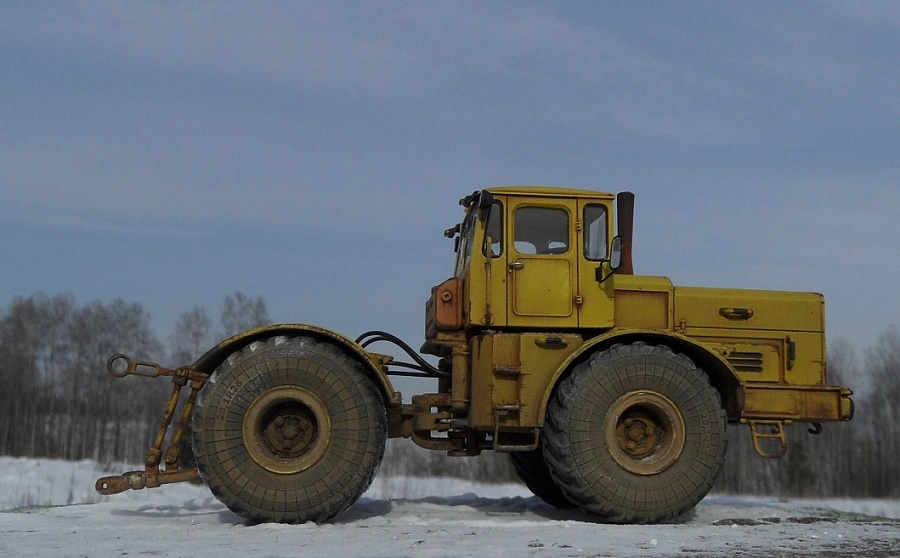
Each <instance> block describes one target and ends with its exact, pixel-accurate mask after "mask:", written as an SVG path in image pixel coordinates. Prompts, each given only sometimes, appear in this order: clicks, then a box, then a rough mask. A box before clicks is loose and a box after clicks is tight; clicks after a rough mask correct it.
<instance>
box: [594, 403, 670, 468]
mask: <svg viewBox="0 0 900 558" xmlns="http://www.w3.org/2000/svg"><path fill="white" fill-rule="evenodd" d="M605 430H606V443H607V448H608V449H609V453H610V455H612V457H613V459H614V460H615V461H616V463H617V464H619V465H620V466H621V467H622V468H624V469H625V470H627V471H630V472H632V473H636V474H638V475H653V474H656V473H660V472H662V471H664V470H666V469H668V468H669V467H670V466H672V464H673V463H675V461H677V460H678V457H679V456H680V455H681V452H682V450H683V449H684V430H685V428H684V419H683V418H682V416H681V412H680V411H679V410H678V408H677V407H676V406H675V404H674V403H672V401H671V400H669V399H668V398H667V397H665V396H664V395H662V394H659V393H656V392H651V391H633V392H629V393H626V394H625V395H623V396H622V397H620V398H619V399H617V400H616V402H615V403H614V404H613V405H612V407H610V410H609V412H608V413H607V415H606V426H605Z"/></svg>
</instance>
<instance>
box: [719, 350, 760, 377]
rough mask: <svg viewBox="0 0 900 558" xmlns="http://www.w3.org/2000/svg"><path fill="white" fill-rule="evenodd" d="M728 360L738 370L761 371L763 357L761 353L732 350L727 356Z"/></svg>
mask: <svg viewBox="0 0 900 558" xmlns="http://www.w3.org/2000/svg"><path fill="white" fill-rule="evenodd" d="M727 359H728V362H730V363H731V365H732V366H734V369H735V370H737V371H738V372H762V371H763V359H762V353H748V352H742V351H734V352H732V353H731V354H730V355H728V357H727Z"/></svg>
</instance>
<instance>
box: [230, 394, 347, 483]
mask: <svg viewBox="0 0 900 558" xmlns="http://www.w3.org/2000/svg"><path fill="white" fill-rule="evenodd" d="M241 432H242V436H243V441H244V446H245V447H246V448H247V452H248V453H249V454H250V457H251V458H252V459H253V461H255V462H256V463H257V464H259V465H260V466H261V467H263V468H265V469H267V470H269V471H272V472H273V473H280V474H284V475H288V474H294V473H299V472H301V471H305V470H306V469H308V468H310V467H312V466H313V465H314V464H315V463H316V462H318V461H319V459H321V458H322V456H323V455H324V454H325V450H326V449H327V448H328V444H329V442H330V439H331V420H330V419H329V417H328V413H327V412H326V409H325V405H324V403H322V401H321V400H320V399H319V398H318V397H317V396H316V395H315V394H313V393H312V392H311V391H309V390H307V389H304V388H301V387H297V386H282V387H277V388H273V389H270V390H269V391H267V392H265V393H263V394H262V395H261V396H259V397H258V398H257V399H256V400H255V401H254V402H253V403H252V404H251V405H250V407H249V408H248V409H247V413H246V414H245V415H244V422H243V426H242V430H241Z"/></svg>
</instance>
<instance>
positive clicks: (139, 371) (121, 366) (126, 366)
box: [94, 354, 209, 496]
mask: <svg viewBox="0 0 900 558" xmlns="http://www.w3.org/2000/svg"><path fill="white" fill-rule="evenodd" d="M106 370H107V371H108V372H109V373H110V375H112V376H114V377H116V378H124V377H125V376H143V377H145V378H157V377H160V376H168V377H171V378H172V392H171V393H170V394H169V399H168V401H167V402H166V407H165V410H164V412H163V419H162V423H161V424H160V427H159V431H158V432H157V434H156V439H155V440H154V441H153V445H152V446H150V449H149V450H147V456H146V458H145V459H144V470H143V471H128V472H126V473H123V474H122V475H115V476H110V477H103V478H100V479H98V480H97V483H96V484H95V485H94V488H95V489H96V490H97V492H99V493H100V494H103V495H104V496H107V495H110V494H118V493H120V492H124V491H126V490H141V489H144V488H156V487H158V486H161V485H163V484H170V483H173V482H183V481H192V480H196V479H198V478H199V477H200V474H199V472H198V471H197V468H196V467H191V468H187V469H179V468H178V453H179V450H178V448H179V445H180V444H181V438H182V437H183V435H184V430H185V428H186V427H187V424H188V422H189V421H190V420H191V414H192V413H193V412H194V402H195V401H196V399H197V393H198V392H199V391H200V388H202V387H203V386H204V384H206V381H207V380H208V379H209V374H207V373H205V372H200V371H198V370H194V369H193V368H190V367H189V366H182V367H180V368H176V369H174V370H173V369H169V368H164V367H162V366H160V365H159V364H156V363H154V362H147V361H143V360H136V359H133V358H130V357H128V356H125V355H123V354H115V355H113V356H111V357H110V358H109V360H108V361H107V363H106ZM188 384H190V386H191V392H190V394H188V397H187V400H186V401H185V403H184V407H183V408H182V410H181V416H180V418H179V421H178V427H177V429H176V430H175V433H174V435H173V437H172V443H171V445H170V446H169V447H168V449H166V452H165V460H164V467H162V468H161V467H160V465H161V464H162V463H161V457H162V455H163V452H162V445H163V443H164V442H165V439H166V432H167V431H168V430H169V426H170V425H171V424H172V418H173V417H174V416H175V410H176V408H177V407H178V401H179V399H180V397H181V390H182V388H184V387H185V386H187V385H188Z"/></svg>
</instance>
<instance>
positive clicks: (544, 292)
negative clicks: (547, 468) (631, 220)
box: [412, 187, 853, 456]
mask: <svg viewBox="0 0 900 558" xmlns="http://www.w3.org/2000/svg"><path fill="white" fill-rule="evenodd" d="M485 200H487V201H485ZM614 201H615V196H614V195H612V194H604V193H597V192H591V191H586V190H573V189H557V188H540V187H504V188H490V189H488V190H486V191H484V192H482V193H481V195H480V196H477V199H475V198H473V199H471V200H470V203H469V206H468V207H467V217H466V219H465V220H464V221H463V223H461V225H460V227H459V235H460V237H459V240H458V245H457V246H458V248H457V263H456V269H455V273H454V277H453V278H451V279H449V280H448V281H446V282H445V283H443V284H441V285H439V286H438V287H435V289H433V292H432V298H431V299H430V300H429V302H428V305H427V309H426V342H425V345H424V346H423V352H426V353H431V354H434V355H437V356H440V357H443V358H445V359H446V362H447V363H448V366H447V367H448V368H450V369H451V370H452V379H451V380H450V381H449V382H446V381H445V382H443V383H442V385H443V388H446V391H447V392H448V393H451V392H452V396H451V397H449V398H447V399H446V400H445V401H446V408H442V407H441V405H440V404H439V403H438V404H436V405H435V406H434V407H430V408H429V409H428V411H426V410H425V409H424V408H421V409H419V410H413V411H412V413H413V414H415V413H424V412H432V409H433V408H435V407H436V408H438V410H439V411H441V412H444V413H446V415H447V417H448V420H447V421H445V422H452V417H457V418H458V419H460V420H461V422H462V421H464V423H465V424H466V425H467V428H468V429H470V430H472V431H475V432H481V433H483V436H481V437H479V436H474V435H473V434H472V432H469V433H468V434H466V436H465V438H466V439H467V441H466V442H463V441H462V440H459V439H452V437H451V440H450V441H448V442H447V443H446V444H445V445H444V446H443V447H446V449H449V450H451V452H454V453H457V454H472V453H477V451H480V449H483V448H490V449H509V450H515V449H519V450H521V449H528V448H529V447H533V446H535V445H536V444H537V432H538V431H539V430H538V429H540V428H541V427H542V426H543V423H544V413H545V411H546V407H547V402H548V400H549V398H550V396H551V393H552V391H553V388H554V386H555V385H556V382H557V381H558V379H559V378H560V377H561V376H562V375H564V374H565V373H566V372H567V371H568V370H569V369H570V368H571V366H572V365H573V363H575V362H577V361H578V360H579V359H581V358H583V357H585V356H586V355H588V354H591V353H593V352H594V351H598V350H604V349H605V348H607V347H610V346H612V345H613V344H616V343H633V342H636V341H644V342H648V343H654V344H662V345H667V346H669V347H671V348H672V349H673V350H674V351H675V352H680V353H683V354H685V355H687V356H688V357H690V358H691V359H692V360H693V361H694V362H695V363H696V364H697V366H698V368H701V369H702V370H703V371H704V372H705V373H706V374H708V375H709V377H710V381H711V383H712V384H713V385H714V386H715V387H716V388H717V389H718V390H719V392H720V393H721V395H722V400H723V403H724V405H725V407H726V411H727V413H728V416H729V419H730V420H731V421H732V422H747V423H751V426H752V427H753V432H754V441H755V442H759V441H760V440H761V439H763V438H766V437H771V436H772V435H770V434H766V433H765V432H764V431H763V430H759V429H757V428H756V426H759V425H771V426H774V427H776V429H777V431H778V432H782V431H781V427H782V426H783V425H784V424H790V423H791V422H810V423H819V422H825V421H840V420H848V419H849V418H850V417H851V416H852V414H853V408H852V401H851V399H850V395H851V392H850V390H849V389H847V388H844V387H834V386H829V385H827V381H826V366H825V335H824V328H825V325H824V300H823V297H822V295H820V294H816V293H800V292H778V291H757V290H742V289H719V288H698V287H678V286H674V285H673V284H672V282H671V281H670V280H669V279H668V278H666V277H656V276H639V275H623V274H616V273H613V272H614V270H613V268H612V267H611V263H610V254H609V253H608V252H609V246H610V241H611V239H612V238H613V235H614V227H613V219H612V216H613V214H614ZM464 205H465V204H464ZM454 355H455V356H454ZM443 388H442V390H443ZM435 401H443V400H440V399H435V400H433V401H431V403H435ZM413 430H414V431H415V430H416V429H413ZM418 435H419V436H420V437H421V436H426V434H425V433H424V432H421V431H419V432H418ZM413 437H414V439H415V437H416V435H415V434H414V436H413ZM427 438H428V440H429V445H430V447H435V446H436V445H437V446H441V442H440V441H439V439H438V440H435V438H434V437H432V436H427ZM473 440H475V441H478V442H479V444H480V447H471V446H470V445H471V444H472V442H473ZM778 441H780V442H781V444H782V446H783V445H784V437H783V433H782V434H781V436H780V437H779V438H778ZM760 446H761V444H760V445H758V446H757V449H758V450H759V451H760V453H761V454H764V455H766V456H777V455H775V454H778V453H783V451H781V452H778V451H775V452H771V451H765V450H762V449H761V448H760Z"/></svg>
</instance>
